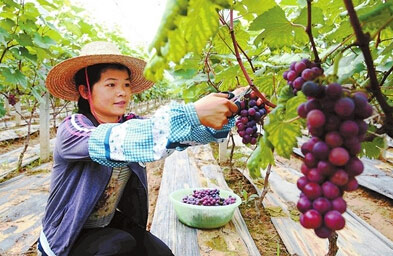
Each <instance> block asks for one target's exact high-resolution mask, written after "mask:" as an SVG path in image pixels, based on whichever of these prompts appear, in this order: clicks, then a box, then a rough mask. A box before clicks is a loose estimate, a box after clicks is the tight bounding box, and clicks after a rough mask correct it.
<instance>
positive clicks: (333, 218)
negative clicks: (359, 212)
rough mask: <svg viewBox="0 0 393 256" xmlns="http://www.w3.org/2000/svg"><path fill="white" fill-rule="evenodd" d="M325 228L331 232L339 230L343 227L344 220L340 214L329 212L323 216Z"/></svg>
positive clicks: (334, 211) (333, 211)
mask: <svg viewBox="0 0 393 256" xmlns="http://www.w3.org/2000/svg"><path fill="white" fill-rule="evenodd" d="M324 222H325V225H326V227H328V228H330V229H332V230H340V229H342V228H344V226H345V219H344V217H343V216H342V215H341V213H340V212H338V211H336V210H332V211H329V212H327V213H326V214H325V216H324Z"/></svg>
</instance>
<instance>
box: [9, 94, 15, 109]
mask: <svg viewBox="0 0 393 256" xmlns="http://www.w3.org/2000/svg"><path fill="white" fill-rule="evenodd" d="M8 103H9V104H10V105H11V106H15V104H16V98H15V95H14V94H10V95H8Z"/></svg>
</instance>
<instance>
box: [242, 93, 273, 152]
mask: <svg viewBox="0 0 393 256" xmlns="http://www.w3.org/2000/svg"><path fill="white" fill-rule="evenodd" d="M266 114H267V109H266V107H265V104H264V103H263V101H262V99H261V98H258V96H256V95H255V92H254V91H252V92H251V93H249V94H246V95H245V96H244V100H242V101H240V110H239V117H238V119H237V120H236V127H237V132H238V134H239V136H240V137H242V138H243V139H242V142H243V144H248V143H251V144H252V145H255V144H256V143H257V138H258V129H257V124H258V123H259V122H260V121H261V120H262V118H263V117H264V116H265V115H266Z"/></svg>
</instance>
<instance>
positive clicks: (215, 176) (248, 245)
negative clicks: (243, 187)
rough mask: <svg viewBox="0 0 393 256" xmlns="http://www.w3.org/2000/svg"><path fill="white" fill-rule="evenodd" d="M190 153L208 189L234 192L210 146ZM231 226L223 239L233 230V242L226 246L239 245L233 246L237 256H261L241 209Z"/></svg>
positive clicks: (197, 148)
mask: <svg viewBox="0 0 393 256" xmlns="http://www.w3.org/2000/svg"><path fill="white" fill-rule="evenodd" d="M189 152H192V153H193V154H192V157H190V158H191V162H194V163H195V164H196V165H197V166H199V167H200V171H201V172H202V174H203V175H202V176H203V177H202V178H203V179H205V180H206V181H207V183H208V184H207V186H208V187H214V188H221V189H225V190H229V191H232V190H231V189H230V188H229V187H228V185H227V183H226V181H225V179H224V175H223V173H222V170H221V168H220V166H218V164H217V162H216V160H215V159H214V157H213V153H212V149H211V147H210V146H209V145H203V146H198V147H193V148H189ZM230 225H233V226H234V228H227V229H228V231H226V232H225V233H226V234H225V235H224V234H222V237H228V234H230V233H231V232H230V231H229V230H232V235H231V237H230V238H231V240H232V241H230V242H227V243H226V244H227V245H230V244H237V245H236V246H232V248H233V247H235V248H237V249H236V253H237V254H236V255H255V256H257V255H260V253H259V250H258V248H257V247H256V245H255V243H254V240H253V238H252V237H251V235H250V233H249V231H248V228H247V225H246V223H245V222H244V219H243V217H242V215H241V213H240V210H239V209H236V210H235V212H234V215H233V218H232V220H231V222H230ZM226 226H228V225H226ZM235 233H236V234H235ZM227 240H229V239H227ZM230 248H231V247H230V246H228V250H227V252H228V253H229V252H230ZM217 253H218V252H217ZM212 255H214V254H212Z"/></svg>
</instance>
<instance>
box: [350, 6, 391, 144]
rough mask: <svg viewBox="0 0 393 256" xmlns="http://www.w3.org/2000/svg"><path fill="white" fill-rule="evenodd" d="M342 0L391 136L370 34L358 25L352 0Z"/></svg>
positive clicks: (388, 113)
mask: <svg viewBox="0 0 393 256" xmlns="http://www.w3.org/2000/svg"><path fill="white" fill-rule="evenodd" d="M343 1H344V4H345V7H346V9H347V11H348V15H349V20H350V22H351V25H352V27H353V30H354V31H355V35H356V38H357V41H358V44H359V47H360V49H361V51H362V53H363V56H364V60H365V62H366V66H367V70H368V76H369V78H370V84H369V86H368V89H369V90H370V91H371V93H372V94H373V95H374V97H375V98H376V100H377V102H378V103H379V105H380V106H381V108H382V111H383V112H384V114H385V121H384V125H383V126H384V128H385V131H386V133H387V134H388V135H389V136H390V137H391V138H393V107H391V106H390V105H389V104H388V103H387V101H386V99H385V97H384V95H383V94H382V92H381V88H380V87H379V83H378V79H377V74H376V72H375V67H374V62H373V59H372V56H371V51H370V48H369V41H370V36H369V35H368V34H367V35H366V34H364V33H363V30H362V28H361V26H360V22H359V18H358V16H357V14H356V12H355V9H354V6H353V3H352V1H351V0H343Z"/></svg>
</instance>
